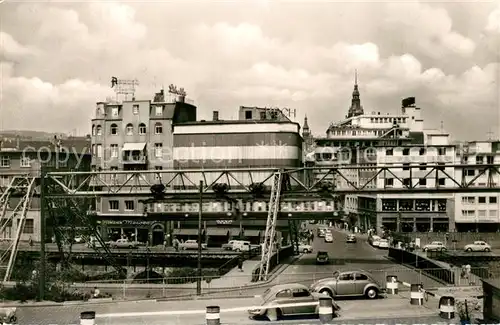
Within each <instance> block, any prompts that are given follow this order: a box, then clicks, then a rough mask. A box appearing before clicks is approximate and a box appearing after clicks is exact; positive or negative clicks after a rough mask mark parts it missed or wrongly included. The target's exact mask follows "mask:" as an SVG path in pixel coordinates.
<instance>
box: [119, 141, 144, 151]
mask: <svg viewBox="0 0 500 325" xmlns="http://www.w3.org/2000/svg"><path fill="white" fill-rule="evenodd" d="M145 147H146V142H138V143H125V144H123V151H142V150H144V148H145Z"/></svg>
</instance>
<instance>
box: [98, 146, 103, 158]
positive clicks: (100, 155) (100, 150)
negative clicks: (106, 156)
mask: <svg viewBox="0 0 500 325" xmlns="http://www.w3.org/2000/svg"><path fill="white" fill-rule="evenodd" d="M97 158H102V144H98V145H97Z"/></svg>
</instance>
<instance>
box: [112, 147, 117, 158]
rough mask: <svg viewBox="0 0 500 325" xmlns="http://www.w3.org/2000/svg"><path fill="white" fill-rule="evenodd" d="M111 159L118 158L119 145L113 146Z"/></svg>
mask: <svg viewBox="0 0 500 325" xmlns="http://www.w3.org/2000/svg"><path fill="white" fill-rule="evenodd" d="M111 158H118V145H117V144H112V145H111Z"/></svg>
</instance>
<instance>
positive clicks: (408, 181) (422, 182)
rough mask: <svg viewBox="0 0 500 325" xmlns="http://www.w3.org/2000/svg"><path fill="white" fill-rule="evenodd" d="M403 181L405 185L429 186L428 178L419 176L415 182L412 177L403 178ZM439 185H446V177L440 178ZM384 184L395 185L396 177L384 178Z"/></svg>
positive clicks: (386, 185) (387, 185)
mask: <svg viewBox="0 0 500 325" xmlns="http://www.w3.org/2000/svg"><path fill="white" fill-rule="evenodd" d="M398 181H399V180H398ZM402 181H403V185H404V186H415V185H419V186H427V178H419V179H418V180H416V179H415V181H413V182H412V179H411V178H403V179H402ZM437 185H439V186H445V185H446V178H438V181H437ZM384 186H385V187H391V186H394V178H385V179H384Z"/></svg>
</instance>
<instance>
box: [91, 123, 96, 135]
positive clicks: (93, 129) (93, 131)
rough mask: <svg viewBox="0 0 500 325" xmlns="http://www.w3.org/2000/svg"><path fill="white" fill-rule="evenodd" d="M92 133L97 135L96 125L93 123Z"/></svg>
mask: <svg viewBox="0 0 500 325" xmlns="http://www.w3.org/2000/svg"><path fill="white" fill-rule="evenodd" d="M92 135H95V125H94V124H92Z"/></svg>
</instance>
